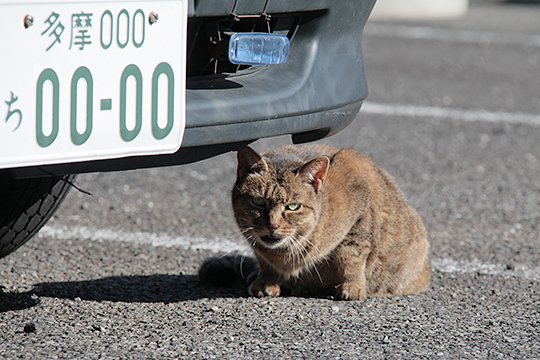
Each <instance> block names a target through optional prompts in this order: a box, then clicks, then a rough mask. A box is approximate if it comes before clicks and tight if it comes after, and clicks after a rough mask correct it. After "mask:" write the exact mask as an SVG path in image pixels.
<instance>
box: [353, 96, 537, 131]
mask: <svg viewBox="0 0 540 360" xmlns="http://www.w3.org/2000/svg"><path fill="white" fill-rule="evenodd" d="M361 112H362V113H366V114H377V115H389V116H400V117H414V118H418V117H429V118H437V119H455V120H460V121H466V122H490V123H510V124H526V125H532V126H540V115H535V114H528V113H522V112H504V111H488V110H484V109H480V110H464V109H456V108H445V107H436V106H415V105H397V104H382V103H373V102H368V101H366V102H364V104H363V105H362V109H361Z"/></svg>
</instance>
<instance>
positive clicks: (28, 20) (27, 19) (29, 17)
mask: <svg viewBox="0 0 540 360" xmlns="http://www.w3.org/2000/svg"><path fill="white" fill-rule="evenodd" d="M32 25H34V17H33V16H32V15H30V14H28V15H26V16H25V17H24V28H25V29H28V28H29V27H30V26H32Z"/></svg>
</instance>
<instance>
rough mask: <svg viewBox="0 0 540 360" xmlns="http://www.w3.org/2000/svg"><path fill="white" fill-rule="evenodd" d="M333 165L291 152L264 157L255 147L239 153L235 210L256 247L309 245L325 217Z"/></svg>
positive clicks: (247, 235) (320, 158)
mask: <svg viewBox="0 0 540 360" xmlns="http://www.w3.org/2000/svg"><path fill="white" fill-rule="evenodd" d="M329 166H330V160H329V159H328V158H327V157H324V156H323V157H316V158H314V159H312V160H310V161H308V162H304V161H301V160H299V159H298V158H297V157H295V156H290V157H288V156H286V154H285V155H284V154H279V156H278V155H275V154H274V155H273V156H272V155H271V154H270V155H266V156H261V155H259V154H258V153H257V152H255V151H254V150H253V149H251V148H250V147H246V148H244V149H243V150H241V151H239V152H238V172H237V179H236V183H235V186H234V189H233V209H234V212H235V217H236V221H237V222H238V225H239V227H240V229H241V231H242V232H243V233H244V235H245V236H246V238H247V239H248V241H249V242H250V244H251V245H252V246H256V247H260V246H262V247H264V248H266V249H278V248H283V249H284V248H291V247H294V246H300V245H299V244H303V245H302V246H306V245H305V242H306V241H308V240H307V236H309V235H310V234H311V232H312V231H313V229H314V228H315V226H316V225H317V222H318V220H319V217H320V212H321V206H322V194H323V193H324V183H325V178H326V175H327V172H328V169H329Z"/></svg>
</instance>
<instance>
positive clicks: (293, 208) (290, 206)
mask: <svg viewBox="0 0 540 360" xmlns="http://www.w3.org/2000/svg"><path fill="white" fill-rule="evenodd" d="M285 208H286V209H287V210H290V211H296V210H298V209H300V204H299V203H295V202H293V203H290V204H287V206H285Z"/></svg>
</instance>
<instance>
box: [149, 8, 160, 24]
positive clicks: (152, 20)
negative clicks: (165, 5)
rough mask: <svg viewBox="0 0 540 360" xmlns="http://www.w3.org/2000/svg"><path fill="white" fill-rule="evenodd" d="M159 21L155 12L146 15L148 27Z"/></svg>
mask: <svg viewBox="0 0 540 360" xmlns="http://www.w3.org/2000/svg"><path fill="white" fill-rule="evenodd" d="M158 20H159V15H158V13H157V12H155V11H152V12H150V15H148V22H149V23H150V25H154V24H155V23H157V21H158Z"/></svg>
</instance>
